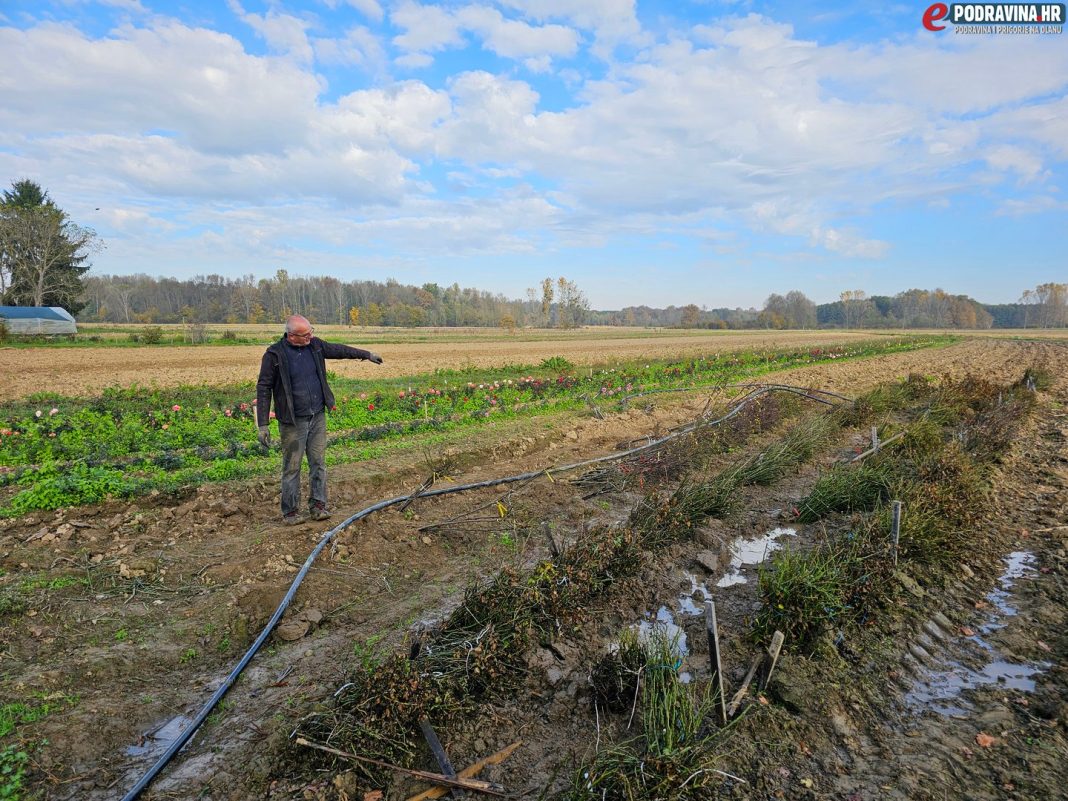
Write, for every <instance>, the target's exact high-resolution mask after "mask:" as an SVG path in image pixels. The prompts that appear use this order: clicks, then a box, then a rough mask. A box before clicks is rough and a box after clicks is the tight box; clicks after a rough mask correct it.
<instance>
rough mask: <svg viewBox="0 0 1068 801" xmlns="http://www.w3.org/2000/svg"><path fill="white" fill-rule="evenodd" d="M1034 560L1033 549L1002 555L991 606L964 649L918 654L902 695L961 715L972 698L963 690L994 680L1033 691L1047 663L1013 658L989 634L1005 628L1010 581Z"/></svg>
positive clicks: (1025, 574) (1027, 572) (1010, 608)
mask: <svg viewBox="0 0 1068 801" xmlns="http://www.w3.org/2000/svg"><path fill="white" fill-rule="evenodd" d="M1034 563H1035V557H1034V554H1032V553H1030V552H1028V551H1014V552H1013V553H1010V554H1009V555H1008V556H1006V557H1005V570H1004V571H1003V572H1002V574H1001V575H1000V576H999V578H998V583H997V587H996V588H995V589H993V590H992V591H991V592H989V593H988V594H987V596H986V602H987V604H988V605H989V609H990V611H989V612H988V613H987V614H986V616H985V619H984V620H983V621H982V622H981V623H980V624H979V625H978V627H977V631H976V633H975V634H972V635H971V636H968V637H967V638H966V639H965V640H964V653H963V654H961V656H960V658H959V659H947V660H946V661H945V663H944V664H940V665H937V666H935V667H931V666H929V665H925V664H924V662H923V661H922V660H919V659H918V661H919V663H920V665H921V668H920V671H919V680H918V683H917V684H916V685H915V686H914V687H913V688H912V689H911V690H910V691H909V692H908V694H907V695H906V702H907V703H908V704H909V705H910V706H913V707H917V708H921V707H922V708H927V709H931V710H932V711H935V712H938V713H939V714H942V715H965V714H967V713H968V712H969V711H971V709H972V704H971V703H970V702H969V701H968V700H967V698H965V697H964V693H965V691H967V690H975V689H978V688H980V687H984V686H990V685H996V686H998V687H1003V688H1005V689H1013V690H1020V691H1022V692H1033V691H1034V689H1035V677H1036V676H1037V675H1038V674H1040V673H1041V672H1042V671H1043V670H1045V669H1047V668H1048V667H1049V664H1048V663H1045V662H1039V663H1030V662H1016V661H1013V660H1012V659H1010V658H1008V657H1007V656H1006V655H1005V654H1003V653H1001V652H1000V651H999V650H998V649H997V647H995V646H994V645H992V644H991V643H990V641H989V640H988V639H987V637H989V635H991V634H993V633H994V632H996V631H998V630H999V629H1002V628H1004V627H1005V626H1006V622H1007V620H1008V618H1011V617H1014V616H1015V615H1016V612H1017V610H1016V607H1015V606H1014V605H1013V604H1014V601H1013V587H1014V585H1015V584H1016V582H1017V581H1020V580H1026V579H1027V578H1029V577H1030V576H1031V575H1032V574H1034V572H1035V565H1034ZM924 655H926V652H924Z"/></svg>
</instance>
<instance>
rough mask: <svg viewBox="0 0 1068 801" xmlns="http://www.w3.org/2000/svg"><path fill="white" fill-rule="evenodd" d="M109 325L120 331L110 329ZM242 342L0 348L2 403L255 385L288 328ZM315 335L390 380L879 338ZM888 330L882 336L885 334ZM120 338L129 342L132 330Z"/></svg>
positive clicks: (342, 371)
mask: <svg viewBox="0 0 1068 801" xmlns="http://www.w3.org/2000/svg"><path fill="white" fill-rule="evenodd" d="M111 328H114V326H112V327H111ZM226 328H228V329H229V330H234V331H235V332H238V335H239V336H241V337H248V338H249V339H251V338H253V337H257V338H260V340H261V341H260V342H259V343H258V344H255V345H215V346H211V347H206V346H203V345H198V346H181V345H159V346H148V345H141V346H137V347H128V348H125V347H124V348H116V347H108V346H104V345H102V346H99V347H75V348H56V347H41V348H8V349H3V350H0V372H2V373H3V374H4V376H5V377H6V380H5V381H4V382H2V383H0V400H12V399H15V398H21V397H25V396H26V395H30V394H32V393H35V392H61V393H63V394H66V395H92V394H95V393H98V392H100V391H101V390H102V389H104V388H105V387H112V386H131V385H133V384H140V385H145V386H180V385H190V384H200V385H203V384H207V385H214V386H220V385H227V384H234V383H241V382H248V381H253V380H255V378H256V375H257V372H258V370H259V364H260V358H261V357H262V355H263V350H264V347H265V346H266V345H267V344H268V343H270V342H271V341H273V340H274V338H275V336H276V335H278V334H280V332H281V327H280V326H226V327H224V326H220V327H219V330H220V331H221V330H223V329H226ZM316 333H317V334H318V335H321V336H322V337H323V338H324V339H328V340H330V341H334V342H342V343H346V344H351V345H356V346H358V347H366V348H368V349H371V350H375V351H377V352H378V353H379V354H381V356H382V357H383V359H384V360H385V363H384V364H382V365H381V366H375V365H372V364H369V363H367V362H362V361H334V362H331V364H330V369H331V370H333V371H334V372H336V373H338V374H339V375H343V376H349V377H353V378H358V377H361V376H368V377H371V376H373V377H375V378H389V377H395V376H406V375H418V374H421V373H430V372H433V371H434V370H437V369H448V370H460V369H464V368H466V367H497V366H502V365H506V364H531V365H535V364H538V363H539V362H541V361H542V360H543V359H546V358H550V357H552V356H563V357H564V358H566V359H568V360H569V361H571V362H573V363H575V364H579V365H593V364H608V363H612V362H619V361H628V360H634V359H665V358H672V357H683V356H692V355H696V354H702V353H722V352H726V351H732V350H740V349H751V348H753V349H763V348H773V347H784V346H791V345H803V346H810V345H811V346H813V347H817V346H820V345H830V344H834V343H841V342H851V341H859V340H864V339H871V338H872V337H873V336H878V334H875V333H873V332H871V331H679V330H674V329H668V330H663V331H660V332H657V331H655V330H652V329H635V328H600V327H599V328H589V329H581V330H577V331H556V330H534V331H526V330H524V331H517V332H516V334H515V335H510V334H507V333H506V332H502V331H501V330H500V329H477V328H471V329H352V328H347V327H344V326H333V327H331V326H319V327H317V329H316ZM880 333H882V332H880ZM115 335H116V336H125V337H126V338H128V337H129V329H127V330H126V331H125V332H123V333H121V334H115Z"/></svg>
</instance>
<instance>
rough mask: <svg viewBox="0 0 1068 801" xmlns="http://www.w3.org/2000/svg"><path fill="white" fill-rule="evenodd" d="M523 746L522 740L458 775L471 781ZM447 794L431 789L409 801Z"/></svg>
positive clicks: (445, 791) (470, 766) (439, 789)
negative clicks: (489, 766) (485, 768)
mask: <svg viewBox="0 0 1068 801" xmlns="http://www.w3.org/2000/svg"><path fill="white" fill-rule="evenodd" d="M522 744H523V741H522V740H516V741H515V742H514V743H512V744H511V745H510V746H508V747H507V748H503V749H501V750H500V751H498V752H497V753H496V754H490V755H489V756H488V757H486V758H485V759H480V760H479V761H478V762H475V763H474V764H472V765H469V766H468V767H466V768H464V769H463V770H461V771H460V772H459V773H458V774H456V775H457V776H458V777H459V778H461V779H470V778H471V777H473V776H477V775H478V774H479V773H481V772H482V769H483V768H484V767H486V765H499V764H501V763H502V762H504V760H506V759H508V757H510V756H511V755H512V754H513V753H514V752H515V750H516V749H517V748H519V746H521V745H522ZM447 792H448V790H447V789H446V788H444V787H431V788H430V789H429V790H424V791H423V792H421V793H419V795H413V796H412V797H411V798H409V799H408V801H430V799H431V798H441V797H442V796H443V795H445V793H447Z"/></svg>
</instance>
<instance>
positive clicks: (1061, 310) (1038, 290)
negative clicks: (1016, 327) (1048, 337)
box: [1020, 282, 1068, 328]
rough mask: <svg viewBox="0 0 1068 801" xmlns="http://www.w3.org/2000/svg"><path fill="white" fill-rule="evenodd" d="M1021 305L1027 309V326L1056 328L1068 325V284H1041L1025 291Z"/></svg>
mask: <svg viewBox="0 0 1068 801" xmlns="http://www.w3.org/2000/svg"><path fill="white" fill-rule="evenodd" d="M1020 303H1022V304H1024V305H1025V306H1026V307H1027V311H1026V312H1025V316H1024V325H1025V326H1032V325H1033V326H1037V327H1038V328H1055V327H1058V326H1063V325H1068V284H1055V283H1053V282H1050V283H1047V284H1039V285H1038V286H1037V287H1035V288H1034V289H1027V290H1024V293H1023V295H1022V296H1021V297H1020Z"/></svg>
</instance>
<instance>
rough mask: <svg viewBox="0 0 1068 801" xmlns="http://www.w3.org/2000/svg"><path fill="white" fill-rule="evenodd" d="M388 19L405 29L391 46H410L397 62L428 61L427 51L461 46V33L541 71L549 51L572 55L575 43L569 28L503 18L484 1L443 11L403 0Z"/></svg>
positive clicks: (422, 63)
mask: <svg viewBox="0 0 1068 801" xmlns="http://www.w3.org/2000/svg"><path fill="white" fill-rule="evenodd" d="M390 20H391V21H392V22H393V24H394V25H396V26H397V27H400V28H403V29H404V30H405V32H404V33H402V34H399V35H398V36H395V37H394V38H393V44H394V45H396V46H397V47H399V48H401V49H403V50H407V51H409V52H408V53H406V54H405V55H403V56H401V57H400V58H399V59H398V63H399V64H401V66H408V67H423V66H427V65H428V63H431V62H430V61H429V60H428V58H427V56H428V55H429V54H430V53H433V52H437V51H439V50H444V49H446V48H449V47H462V46H465V45H466V40H465V38H464V33H465V32H470V33H472V34H474V35H476V36H477V37H478V38H479V39H481V41H482V46H483V47H484V48H485V49H486V50H489V51H491V52H493V53H496V54H497V55H499V56H501V57H502V58H510V59H516V60H521V61H523V62H524V64H525V65H527V66H528V67H529V68H530V69H532V70H533V71H536V72H545V71H546V70H547V69H548V68H549V67H550V66H551V63H552V57H553V56H564V57H570V56H573V55H575V53H576V52H578V47H579V36H578V34H577V33H576V32H575V31H574V30H572V29H571V28H568V27H565V26H563V25H541V26H536V25H529V24H527V23H525V22H520V21H517V20H512V19H506V18H505V17H504V16H503V15H502V14H501V12H500V11H498V10H497V9H495V8H490V7H489V6H482V5H467V6H463V7H461V8H459V9H456V10H455V11H448V10H446V9H443V8H440V7H438V6H429V5H419V4H417V3H414V2H411V1H410V0H408V1H407V2H405V3H403V4H402V5H401V6H399V7H398V8H397V9H396V10H395V11H393V13H392V14H391V15H390ZM413 56H417V58H413Z"/></svg>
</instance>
